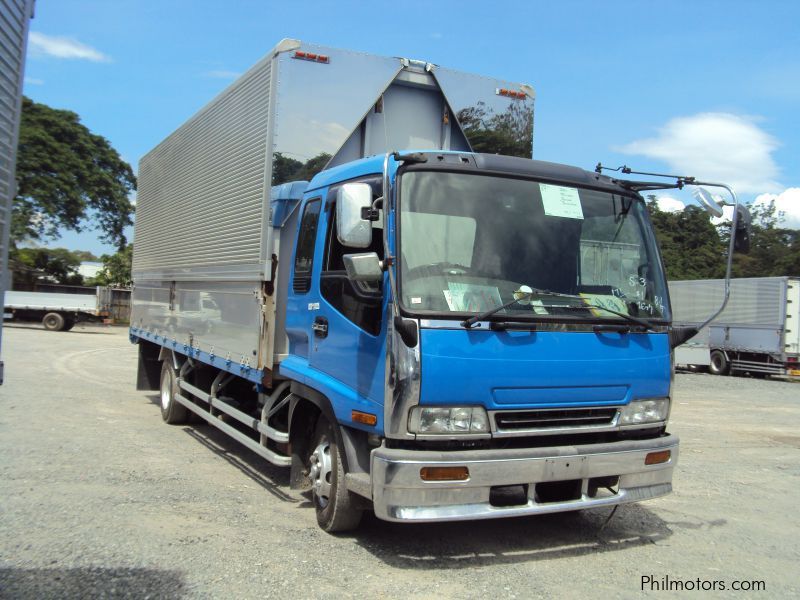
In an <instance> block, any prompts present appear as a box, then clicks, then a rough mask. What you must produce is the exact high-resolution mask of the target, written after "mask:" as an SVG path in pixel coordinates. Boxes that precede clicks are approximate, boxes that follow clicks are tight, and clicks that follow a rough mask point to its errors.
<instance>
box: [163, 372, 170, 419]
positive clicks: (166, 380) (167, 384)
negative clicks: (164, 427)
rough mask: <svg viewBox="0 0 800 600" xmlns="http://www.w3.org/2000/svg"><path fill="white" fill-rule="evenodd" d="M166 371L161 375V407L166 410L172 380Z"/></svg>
mask: <svg viewBox="0 0 800 600" xmlns="http://www.w3.org/2000/svg"><path fill="white" fill-rule="evenodd" d="M171 379H172V378H171V377H170V375H169V373H168V372H166V371H165V372H164V374H163V375H162V376H161V408H163V409H164V410H167V408H169V403H170V400H171V395H172V381H171Z"/></svg>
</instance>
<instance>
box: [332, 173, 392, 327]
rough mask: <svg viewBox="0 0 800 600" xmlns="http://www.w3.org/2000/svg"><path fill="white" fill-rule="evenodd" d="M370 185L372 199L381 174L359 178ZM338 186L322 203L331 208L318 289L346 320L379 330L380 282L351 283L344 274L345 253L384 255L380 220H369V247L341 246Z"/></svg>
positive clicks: (378, 190)
mask: <svg viewBox="0 0 800 600" xmlns="http://www.w3.org/2000/svg"><path fill="white" fill-rule="evenodd" d="M362 182H363V183H369V184H370V186H371V187H372V199H373V200H375V199H377V198H378V197H379V196H380V193H381V192H380V190H381V185H382V184H381V178H380V177H374V178H370V179H368V180H362ZM338 188H339V186H336V187H332V188H331V189H330V191H329V193H328V200H327V203H326V206H325V209H326V210H327V211H330V212H329V213H328V214H329V218H328V231H327V232H326V239H325V258H324V261H323V264H322V274H321V276H320V292H321V293H322V297H323V298H325V300H327V301H328V303H329V304H330V305H331V306H333V307H334V308H335V309H336V310H338V311H339V312H340V313H342V315H343V316H344V317H345V318H347V319H348V320H350V321H352V322H353V323H354V324H355V325H357V326H358V327H360V328H361V329H363V330H364V331H366V332H367V333H369V334H371V335H377V334H378V333H380V330H381V320H382V315H383V312H382V299H383V293H382V289H381V286H380V284H367V285H364V284H363V283H361V282H359V283H354V282H352V281H350V280H349V279H348V278H347V271H345V268H344V259H343V257H344V255H345V254H354V253H359V252H375V253H377V255H378V257H379V258H380V259H383V224H382V223H381V222H380V221H375V222H373V223H372V243H371V244H370V246H369V247H368V248H349V247H347V246H344V245H343V244H342V243H341V242H340V241H339V238H338V237H337V235H336V194H337V191H338Z"/></svg>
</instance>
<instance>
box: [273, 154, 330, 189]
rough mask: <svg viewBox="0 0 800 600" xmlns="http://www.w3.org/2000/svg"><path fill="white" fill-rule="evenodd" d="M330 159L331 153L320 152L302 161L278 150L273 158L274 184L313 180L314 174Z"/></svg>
mask: <svg viewBox="0 0 800 600" xmlns="http://www.w3.org/2000/svg"><path fill="white" fill-rule="evenodd" d="M330 159H331V155H330V154H328V153H327V152H320V153H319V154H317V155H316V156H315V157H314V158H311V159H309V160H307V161H306V162H302V161H299V160H296V159H294V158H289V157H288V156H284V155H283V154H282V153H280V152H276V153H275V154H274V155H273V160H272V185H280V184H281V183H286V182H287V181H311V180H312V179H313V178H314V175H316V174H317V173H319V172H320V171H322V170H323V169H324V168H325V165H327V164H328V161H329V160H330Z"/></svg>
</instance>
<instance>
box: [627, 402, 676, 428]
mask: <svg viewBox="0 0 800 600" xmlns="http://www.w3.org/2000/svg"><path fill="white" fill-rule="evenodd" d="M668 416H669V398H650V399H648V400H634V401H633V402H631V403H630V404H628V406H626V407H624V408H623V409H622V414H620V416H619V424H620V425H622V426H625V425H645V424H647V423H658V422H660V421H666V420H667V417H668Z"/></svg>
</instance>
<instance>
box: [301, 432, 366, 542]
mask: <svg viewBox="0 0 800 600" xmlns="http://www.w3.org/2000/svg"><path fill="white" fill-rule="evenodd" d="M308 460H309V466H310V473H309V477H310V478H311V482H312V485H311V494H312V496H313V500H314V508H315V509H316V512H317V523H319V526H320V527H321V528H322V529H323V530H325V531H327V532H328V533H335V532H337V531H349V530H351V529H355V528H356V527H358V524H359V523H360V522H361V516H362V511H361V510H360V509H359V508H356V506H357V505H356V500H355V499H354V498H353V496H352V494H351V492H350V491H348V489H347V487H345V485H344V463H343V462H342V459H341V458H340V456H339V448H338V447H337V444H336V436H335V435H334V432H333V428H332V427H331V424H330V423H328V420H327V419H326V418H325V417H324V416H320V418H319V421H317V427H316V430H315V432H314V437H313V439H312V442H311V455H310V456H309V459H308Z"/></svg>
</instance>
